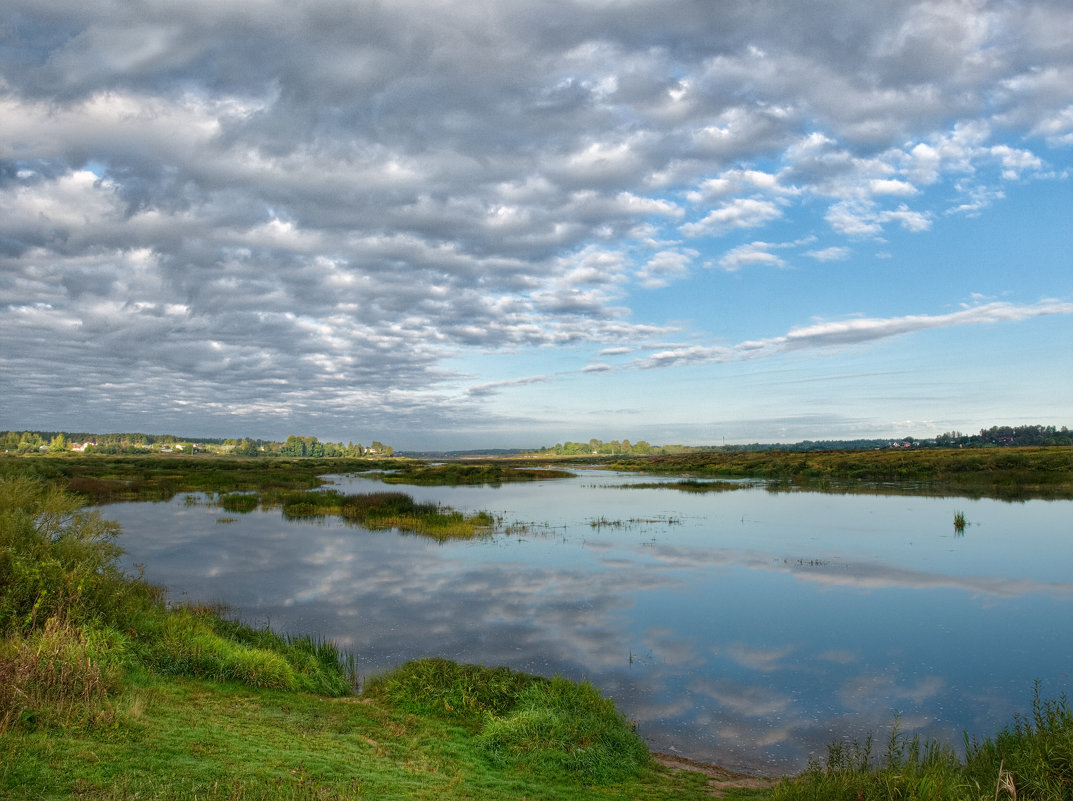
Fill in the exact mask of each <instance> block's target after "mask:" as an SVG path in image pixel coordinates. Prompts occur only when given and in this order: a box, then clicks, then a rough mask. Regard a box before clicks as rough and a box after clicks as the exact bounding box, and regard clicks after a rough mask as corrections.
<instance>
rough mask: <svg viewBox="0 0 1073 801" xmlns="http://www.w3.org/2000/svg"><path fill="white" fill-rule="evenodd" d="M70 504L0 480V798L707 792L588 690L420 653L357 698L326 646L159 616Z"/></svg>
mask: <svg viewBox="0 0 1073 801" xmlns="http://www.w3.org/2000/svg"><path fill="white" fill-rule="evenodd" d="M393 502H394V503H396V504H397V506H398V508H394V510H393V511H392V512H391V513H392V514H397V513H400V509H401V510H402V511H403V512H405V510H406V509H407V508H408V507H407V504H406V502H404V501H402V500H400V499H397V498H396V499H394V501H393ZM79 503H80V501H79V499H78V498H76V497H75V496H72V495H70V494H66V493H62V492H59V491H57V490H56V489H55V488H52V487H49V486H48V485H47V484H45V483H44V482H43V481H41V480H39V479H35V478H32V477H26V476H18V477H14V478H12V477H0V561H2V564H0V797H3V798H5V799H35V800H36V799H74V798H78V799H135V798H137V799H179V800H180V801H182V800H184V799H189V800H190V801H194V799H232V800H234V799H239V800H241V799H322V800H323V799H358V798H368V799H403V798H407V799H409V798H417V799H421V798H427V799H463V798H482V799H483V798H487V799H583V798H607V799H630V798H653V799H664V798H666V799H670V798H676V799H691V798H704V797H706V793H705V790H704V783H703V780H702V778H700V777H698V776H696V775H691V774H687V773H671V772H669V771H665V770H661V769H658V768H657V767H656V765H655V764H654V763H653V762H652V761H651V759H650V758H649V757H648V753H647V751H646V750H645V748H644V745H643V743H642V742H641V741H640V740H639V739H638V738H637V737H636V735H635V734H634V733H633V732H632V730H631V729H630V727H629V725H628V724H627V723H626V722H625V721H624V720H623V719H622V717H621V716H620V715H619V714H618V712H617V711H615V709H614V706H613V704H612V703H611V702H610V701H609V700H607V699H603V698H601V697H600V695H599V693H598V692H596V690H595V688H593V687H591V686H590V685H588V684H573V683H571V682H567V681H565V680H563V679H559V678H556V679H550V680H549V679H540V678H537V677H533V676H527V675H524V674H520V673H515V672H512V671H509V670H506V669H505V668H493V669H486V668H480V667H477V666H456V665H454V664H453V663H446V662H419V663H415V664H414V666H412V667H404V668H403V669H401V670H400V671H396V672H395V673H393V674H389V675H388V676H385V677H381V678H379V679H377V680H374V681H372V682H370V683H369V692H368V693H367V694H366V695H365V696H363V697H361V698H359V697H356V696H354V694H353V692H352V688H353V685H354V679H355V678H356V676H355V670H354V661H353V659H352V658H351V659H348V658H347V657H346V655H344V654H341V653H340V652H339V651H338V649H337V648H336V647H335V646H334V645H333V644H332V643H330V642H326V641H323V640H318V639H316V638H309V637H284V636H280V635H277V634H274V633H273V632H270V631H266V630H258V629H253V628H251V627H249V626H246V625H243V624H242V623H240V622H237V621H232V620H228V619H226V618H225V617H223V616H222V611H221V610H220V609H216V608H211V607H190V606H186V607H178V608H171V609H169V608H166V607H165V605H164V604H163V602H162V600H161V597H162V593H161V592H160V590H158V589H157V588H153V587H151V586H149V585H147V584H145V583H144V582H143V581H142V580H141V579H140V578H139V577H137V576H126V575H123V574H122V573H120V572H119V570H118V568H116V567H115V563H116V558H117V556H118V554H119V551H118V549H117V548H116V547H115V543H114V542H113V539H114V536H115V534H116V530H117V529H116V527H115V526H114V525H112V524H109V523H107V522H106V521H103V520H102V519H101V518H100V515H99V514H98V513H96V512H84V511H83V510H81V509H80V507H79ZM411 503H412V502H411ZM388 505H389V506H390V504H388ZM368 506H369V509H372V510H374V511H375V510H379V512H382V511H383V506H382V505H377V504H375V503H372V504H368ZM366 511H368V510H366ZM379 512H378V513H379ZM392 687H395V688H396V689H395V691H392V690H391V689H390V688H392ZM400 687H401V688H403V689H402V691H401V692H400V691H398V688H400ZM422 704H423V705H424V707H423V708H422ZM456 709H457V710H459V711H460V714H458V715H453V714H452V712H453V711H454V710H456Z"/></svg>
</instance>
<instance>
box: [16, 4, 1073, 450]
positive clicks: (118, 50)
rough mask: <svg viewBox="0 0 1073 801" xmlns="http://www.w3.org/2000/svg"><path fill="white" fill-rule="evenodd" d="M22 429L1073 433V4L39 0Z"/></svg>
mask: <svg viewBox="0 0 1073 801" xmlns="http://www.w3.org/2000/svg"><path fill="white" fill-rule="evenodd" d="M4 9H5V10H4V14H3V18H2V19H0V382H2V386H3V391H2V400H0V428H2V429H10V430H25V429H36V430H57V431H59V430H63V431H91V432H101V433H103V432H145V433H158V434H159V433H172V434H178V435H181V436H189V437H194V436H204V437H243V436H246V437H257V438H265V439H285V438H286V437H287V436H288V435H290V434H299V435H304V436H317V437H319V438H320V439H321V440H327V441H333V442H348V441H352V442H362V443H365V444H368V443H369V442H371V441H372V440H374V439H377V440H380V441H382V442H385V443H388V444H391V445H392V446H393V447H395V448H396V449H455V448H458V449H462V448H484V447H506V448H509V447H525V448H528V447H540V446H541V445H553V444H555V443H556V442H562V441H565V440H581V441H587V440H588V439H590V438H593V437H595V438H599V439H604V440H611V439H624V438H625V439H630V440H632V441H636V440H641V439H644V440H647V441H649V442H651V443H653V444H668V443H688V444H721V443H724V442H725V443H728V444H729V443H740V442H758V441H759V442H782V441H786V442H795V441H799V440H803V439H815V440H819V439H852V438H861V437H888V436H890V437H894V436H906V435H911V436H916V437H929V436H934V435H935V434H938V433H944V432H947V431H954V430H960V431H965V432H975V431H977V430H979V429H980V428H982V427H987V426H991V425H1018V424H1035V423H1041V424H1049V425H1070V424H1073V402H1071V399H1073V369H1071V368H1073V179H1071V172H1073V4H1070V3H1069V2H1068V0H1038V1H1036V2H1018V1H1017V0H1003V1H1001V2H988V1H987V0H933V1H931V2H904V1H902V0H886V1H885V2H883V3H861V2H859V0H817V1H816V2H807V3H805V2H800V3H798V2H769V1H766V0H755V1H750V2H730V1H728V2H707V1H704V2H701V1H699V0H695V1H687V0H590V1H589V2H576V1H574V0H546V1H545V2H535V1H534V0H511V1H510V2H503V1H502V0H500V2H487V1H486V0H466V1H465V2H455V0H392V2H364V1H363V0H350V1H349V2H346V1H344V0H303V2H294V1H293V0H288V2H281V1H280V0H253V1H251V0H242V2H235V0H212V2H206V1H205V0H190V1H189V2H183V3H175V2H171V0H168V1H167V2H158V1H156V0H145V1H144V2H133V3H131V2H118V0H117V1H115V2H107V1H106V0H79V2H77V3H75V2H69V1H68V0H32V2H31V1H30V0H5V2H4Z"/></svg>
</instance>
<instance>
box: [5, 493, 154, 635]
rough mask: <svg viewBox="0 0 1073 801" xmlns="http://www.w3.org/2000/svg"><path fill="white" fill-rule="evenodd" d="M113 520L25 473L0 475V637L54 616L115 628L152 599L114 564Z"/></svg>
mask: <svg viewBox="0 0 1073 801" xmlns="http://www.w3.org/2000/svg"><path fill="white" fill-rule="evenodd" d="M118 533H119V526H118V525H117V524H116V523H113V522H110V521H105V520H103V519H102V518H101V515H100V512H97V511H87V510H84V509H82V508H81V503H80V500H79V499H78V498H77V497H75V496H73V495H70V494H68V493H66V492H63V491H61V490H57V489H55V488H51V487H48V486H46V485H45V484H44V483H42V482H41V481H39V480H37V479H34V478H28V477H25V476H13V477H2V478H0V633H15V632H22V633H27V632H30V631H34V630H36V629H38V628H40V627H41V626H42V625H43V624H44V623H45V621H46V620H48V619H50V618H53V617H60V618H64V619H66V620H69V621H71V622H72V623H75V624H80V623H86V622H94V621H99V622H101V623H104V624H105V625H116V626H118V627H120V628H123V627H124V626H125V624H126V622H127V621H128V619H129V618H130V617H132V616H133V615H136V614H137V613H138V611H139V610H142V609H144V608H145V607H146V606H147V605H149V604H151V603H153V602H154V600H155V599H156V598H157V597H158V593H157V591H156V590H154V589H153V588H151V587H149V586H148V585H145V584H144V583H143V582H140V581H137V580H135V579H134V578H132V577H129V576H126V575H125V574H124V573H123V572H122V570H120V568H119V567H118V566H117V564H116V559H117V558H118V556H119V555H120V554H121V553H122V550H121V549H120V548H119V546H118V545H116V543H115V537H116V535H117V534H118Z"/></svg>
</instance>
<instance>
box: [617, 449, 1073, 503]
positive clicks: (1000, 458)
mask: <svg viewBox="0 0 1073 801" xmlns="http://www.w3.org/2000/svg"><path fill="white" fill-rule="evenodd" d="M606 466H607V467H608V468H610V469H615V470H630V471H637V472H650V473H665V474H689V475H692V476H700V477H722V478H762V479H768V480H777V481H781V482H784V483H785V484H786V485H787V486H789V485H800V486H806V487H808V488H814V489H823V488H824V487H828V488H830V489H832V491H838V492H844V491H847V490H850V489H852V487H851V485H852V484H854V483H856V484H859V485H872V486H875V485H881V484H884V485H888V486H889V487H890V489H891V491H894V492H897V491H905V490H906V489H911V490H912V491H917V492H920V491H928V490H929V489H930V490H931V491H936V492H943V493H950V494H959V495H965V496H968V497H981V496H987V497H997V498H1006V499H1011V500H1015V499H1024V498H1066V499H1068V498H1073V448H980V449H966V450H959V449H953V448H950V449H939V448H936V449H926V450H925V449H922V450H907V449H897V450H881V451H812V452H805V453H800V452H778V451H763V452H724V451H714V452H705V453H686V454H672V455H666V456H651V457H645V458H630V459H619V460H616V461H614V462H611V463H608V464H607V465H606ZM679 488H680V489H685V490H688V491H698V488H697V487H695V486H692V487H691V486H689V485H683V486H682V487H679Z"/></svg>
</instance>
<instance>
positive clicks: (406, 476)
mask: <svg viewBox="0 0 1073 801" xmlns="http://www.w3.org/2000/svg"><path fill="white" fill-rule="evenodd" d="M373 475H375V476H376V477H377V478H379V479H380V480H381V481H383V482H384V483H385V484H414V485H421V486H458V485H460V484H485V485H489V486H499V485H500V484H503V483H509V482H518V481H547V480H550V479H556V478H572V477H573V476H574V475H575V474H574V473H571V472H569V471H567V470H546V469H537V468H531V467H516V466H513V465H509V464H503V463H502V462H500V461H489V462H485V463H481V464H460V463H458V462H448V463H447V464H433V465H429V464H421V463H415V462H410V463H407V464H403V465H399V466H398V467H397V468H396V469H395V470H392V471H391V472H386V473H375V474H373Z"/></svg>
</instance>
